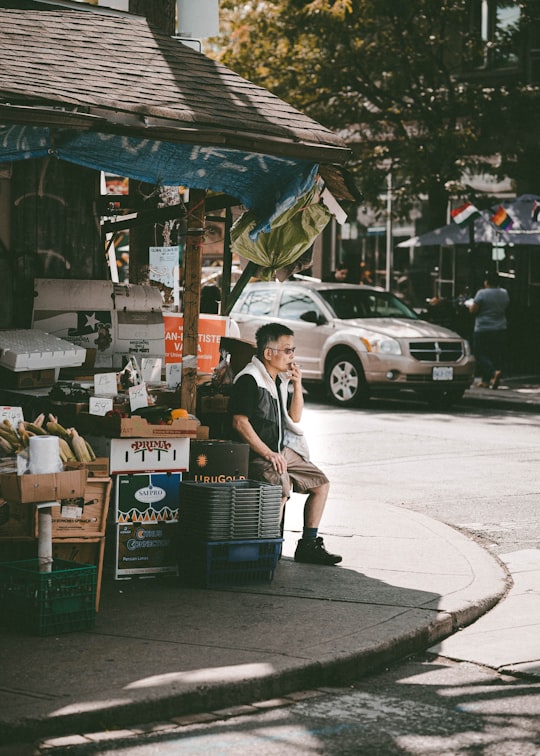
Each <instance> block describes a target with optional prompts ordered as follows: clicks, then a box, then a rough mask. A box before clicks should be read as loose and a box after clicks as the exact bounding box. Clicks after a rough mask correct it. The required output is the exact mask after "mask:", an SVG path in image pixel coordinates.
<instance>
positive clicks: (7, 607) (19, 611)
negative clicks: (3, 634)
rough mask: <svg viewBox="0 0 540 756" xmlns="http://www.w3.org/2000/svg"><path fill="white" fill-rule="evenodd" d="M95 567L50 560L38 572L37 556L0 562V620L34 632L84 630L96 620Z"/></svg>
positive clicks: (61, 560)
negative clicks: (48, 565) (0, 614)
mask: <svg viewBox="0 0 540 756" xmlns="http://www.w3.org/2000/svg"><path fill="white" fill-rule="evenodd" d="M96 583H97V568H96V567H95V566H94V565H90V564H80V563H78V562H67V561H65V560H63V559H54V560H53V563H52V566H51V571H50V572H41V571H40V569H39V560H38V559H25V560H23V561H19V562H4V563H2V564H0V601H1V603H2V607H3V611H2V621H3V622H4V623H6V624H7V625H9V626H10V627H14V628H16V629H17V630H22V631H24V632H27V633H31V634H34V635H56V634H59V633H70V632H74V631H77V630H87V629H89V628H91V627H93V626H94V625H95V621H96Z"/></svg>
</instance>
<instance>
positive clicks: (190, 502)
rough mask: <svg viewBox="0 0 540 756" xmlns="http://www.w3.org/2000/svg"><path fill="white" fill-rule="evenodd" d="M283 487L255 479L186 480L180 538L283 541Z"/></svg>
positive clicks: (181, 505)
mask: <svg viewBox="0 0 540 756" xmlns="http://www.w3.org/2000/svg"><path fill="white" fill-rule="evenodd" d="M280 506H281V486H272V485H269V484H267V483H261V482H260V481H254V480H234V481H227V482H226V483H196V482H193V481H184V482H182V484H181V487H180V508H179V525H180V536H181V537H186V536H187V537H190V538H195V539H200V540H203V541H227V540H238V539H254V538H279V537H280V535H281V532H280Z"/></svg>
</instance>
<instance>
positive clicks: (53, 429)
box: [45, 420, 71, 444]
mask: <svg viewBox="0 0 540 756" xmlns="http://www.w3.org/2000/svg"><path fill="white" fill-rule="evenodd" d="M45 427H46V429H47V433H50V434H51V436H59V438H63V439H64V441H67V442H68V444H69V443H70V441H71V434H70V433H69V431H68V430H66V428H64V426H63V425H60V423H57V422H53V421H52V420H51V421H50V422H48V423H47V424H46V425H45Z"/></svg>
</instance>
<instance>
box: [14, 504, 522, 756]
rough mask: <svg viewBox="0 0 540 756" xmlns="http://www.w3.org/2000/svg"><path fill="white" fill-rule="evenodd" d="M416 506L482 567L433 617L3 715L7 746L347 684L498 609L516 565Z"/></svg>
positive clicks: (431, 606) (435, 608)
mask: <svg viewBox="0 0 540 756" xmlns="http://www.w3.org/2000/svg"><path fill="white" fill-rule="evenodd" d="M409 514H410V515H411V516H412V517H413V518H415V519H416V518H418V519H422V520H425V519H427V520H429V521H430V529H432V530H434V531H436V532H437V533H438V535H442V536H443V537H447V536H446V533H448V534H449V535H450V536H453V537H454V538H455V537H458V541H457V543H458V546H459V550H460V551H461V553H462V554H464V556H465V558H466V559H467V561H468V562H469V564H471V568H472V574H474V580H473V581H472V582H471V584H470V585H469V586H468V587H467V589H466V595H465V596H463V595H459V594H458V595H456V596H455V597H454V596H452V595H449V596H448V597H446V598H445V599H444V600H443V602H444V605H443V606H438V605H437V604H430V603H428V604H426V605H425V606H423V607H422V608H423V609H424V610H428V611H433V619H432V620H431V621H426V619H425V615H424V616H423V617H422V618H421V619H420V620H418V621H417V622H416V623H415V620H414V614H413V612H412V615H411V618H410V621H409V628H408V629H406V630H404V631H403V632H401V633H400V634H396V635H395V636H394V637H391V638H387V639H383V640H380V639H377V640H371V639H367V640H366V645H364V647H363V648H362V649H361V650H359V651H356V652H350V651H344V652H342V653H338V654H337V655H336V656H334V657H332V658H327V659H325V660H321V661H316V662H313V661H305V662H302V661H296V662H292V663H290V664H289V665H288V666H284V667H283V668H282V669H280V670H275V671H273V672H267V671H262V672H261V670H258V669H253V670H251V673H252V674H250V671H244V672H243V674H244V675H245V676H244V677H243V678H235V679H234V681H231V680H229V681H228V682H221V681H220V682H207V683H205V684H200V683H197V682H193V683H192V684H191V685H189V684H188V689H187V690H186V689H184V690H183V691H181V692H178V693H174V692H171V693H168V694H167V693H166V694H165V695H163V696H161V697H155V698H154V697H153V698H147V699H145V700H137V701H128V702H126V701H125V699H124V700H119V699H116V700H115V699H114V698H110V699H108V700H107V702H106V707H104V708H101V709H92V710H90V709H89V710H81V705H80V704H76V705H72V706H70V707H66V710H65V711H61V712H59V713H57V714H55V715H53V716H49V717H47V718H37V717H36V718H32V717H31V716H30V717H25V718H24V719H20V720H18V721H17V722H13V723H9V722H3V723H2V722H0V742H2V744H3V745H5V746H7V745H9V744H11V745H14V744H27V743H29V742H31V741H34V742H35V741H37V740H43V739H46V738H53V737H62V736H64V737H66V736H72V735H74V734H80V733H92V732H104V731H112V730H119V729H122V728H130V727H131V728H133V727H136V726H144V725H145V724H148V723H152V722H160V721H161V722H162V721H165V720H170V719H172V718H173V717H179V716H186V715H196V714H201V713H205V712H211V711H216V710H221V709H225V708H227V707H234V706H241V705H246V704H253V703H254V702H261V701H267V700H269V699H275V698H279V697H282V696H286V695H288V694H291V693H294V692H297V691H302V690H309V689H314V688H321V687H325V686H330V687H339V686H342V685H345V684H348V683H350V682H352V681H353V680H355V679H358V678H360V677H363V676H366V675H368V674H370V673H373V672H376V671H378V670H380V669H382V668H384V667H385V666H388V665H389V664H391V663H394V662H397V661H399V660H400V659H403V658H405V657H407V656H409V655H412V654H418V653H422V652H426V651H427V650H428V649H429V648H430V647H431V646H433V645H435V644H436V643H438V642H440V641H442V640H444V639H445V638H447V637H449V636H451V635H453V634H454V633H455V632H457V631H458V630H459V629H460V628H463V627H465V626H467V625H469V624H471V623H472V622H474V621H475V620H477V619H478V618H479V617H481V616H482V615H484V614H485V613H486V612H488V611H489V610H490V609H492V608H493V607H494V606H495V605H496V604H497V603H498V602H499V601H500V600H501V598H503V596H505V595H506V593H507V590H508V572H507V570H506V568H505V567H504V565H503V564H502V563H500V562H499V560H497V559H495V558H494V557H493V555H491V554H489V553H488V552H486V551H484V549H482V547H481V546H479V545H478V544H476V543H475V542H474V540H472V539H471V538H470V537H469V536H466V535H464V534H463V533H461V532H460V531H459V530H457V529H455V528H452V527H450V526H449V525H446V524H444V523H441V522H439V521H437V520H431V518H426V517H425V515H421V514H420V513H416V512H409ZM445 531H446V533H445ZM248 675H250V676H248ZM0 752H1V749H0Z"/></svg>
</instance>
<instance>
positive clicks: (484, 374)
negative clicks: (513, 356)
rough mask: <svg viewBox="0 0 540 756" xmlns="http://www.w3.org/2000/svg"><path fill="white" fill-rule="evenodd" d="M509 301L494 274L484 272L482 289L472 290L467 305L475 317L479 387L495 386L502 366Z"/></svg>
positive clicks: (504, 354)
mask: <svg viewBox="0 0 540 756" xmlns="http://www.w3.org/2000/svg"><path fill="white" fill-rule="evenodd" d="M509 303H510V297H509V295H508V292H507V291H506V289H502V288H501V287H500V286H499V276H498V274H497V273H495V272H489V273H487V274H486V277H485V279H484V286H483V288H482V289H480V290H479V291H477V292H476V294H475V297H474V299H473V301H472V304H471V305H470V307H469V310H470V311H471V313H472V314H473V315H474V316H475V322H474V333H473V351H474V355H475V357H476V359H477V360H478V366H479V368H480V376H481V382H480V384H479V386H481V387H482V388H491V389H496V388H498V386H499V383H500V380H501V375H502V372H503V369H504V367H505V366H506V352H507V329H508V323H507V319H506V311H507V309H508V305H509Z"/></svg>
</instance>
